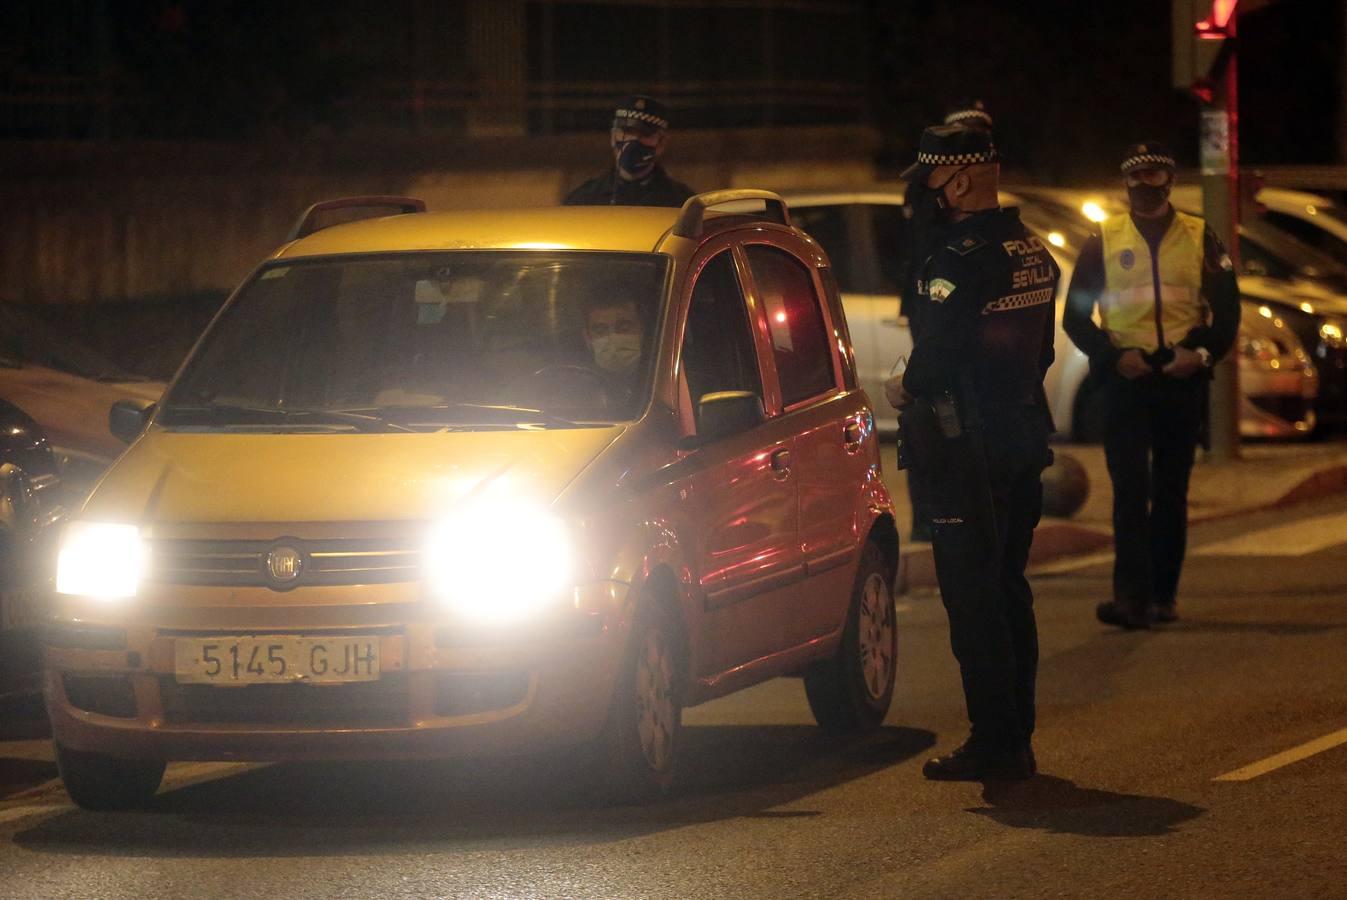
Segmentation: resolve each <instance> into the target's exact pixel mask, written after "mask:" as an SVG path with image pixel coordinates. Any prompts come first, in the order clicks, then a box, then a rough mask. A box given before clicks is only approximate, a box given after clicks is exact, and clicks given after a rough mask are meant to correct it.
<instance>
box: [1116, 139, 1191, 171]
mask: <svg viewBox="0 0 1347 900" xmlns="http://www.w3.org/2000/svg"><path fill="white" fill-rule="evenodd" d="M1178 167H1179V165H1178V163H1177V162H1175V161H1174V154H1173V153H1170V152H1169V148H1168V147H1166V146H1165V145H1164V144H1161V143H1158V142H1156V141H1143V142H1142V143H1140V144H1133V145H1132V146H1130V147H1128V148H1127V154H1126V155H1125V157H1124V158H1123V161H1122V165H1121V166H1120V167H1119V168H1120V169H1121V170H1122V173H1123V174H1124V175H1126V174H1128V173H1129V172H1135V171H1137V170H1138V169H1166V170H1168V171H1170V172H1173V171H1174V170H1175V169H1177V168H1178Z"/></svg>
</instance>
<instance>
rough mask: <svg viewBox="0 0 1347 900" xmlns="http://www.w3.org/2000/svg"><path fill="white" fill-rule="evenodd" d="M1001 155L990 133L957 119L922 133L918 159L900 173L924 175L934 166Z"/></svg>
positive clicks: (992, 159) (969, 163)
mask: <svg viewBox="0 0 1347 900" xmlns="http://www.w3.org/2000/svg"><path fill="white" fill-rule="evenodd" d="M999 159H1000V156H998V155H997V153H996V147H995V145H993V144H992V138H991V135H990V134H988V133H987V132H985V131H982V130H980V129H977V128H970V127H968V126H967V125H960V124H958V123H956V124H953V125H932V126H931V127H929V128H927V129H926V130H925V131H923V132H922V133H921V143H920V144H919V145H918V146H917V161H916V162H915V163H913V164H912V165H910V166H908V167H907V168H906V169H905V170H903V173H902V177H903V178H906V179H909V180H911V179H912V178H913V177H914V176H918V175H920V176H921V177H925V176H926V175H927V174H929V173H930V171H931V170H932V169H934V168H936V167H937V166H973V165H978V164H980V163H993V162H996V161H997V160H999Z"/></svg>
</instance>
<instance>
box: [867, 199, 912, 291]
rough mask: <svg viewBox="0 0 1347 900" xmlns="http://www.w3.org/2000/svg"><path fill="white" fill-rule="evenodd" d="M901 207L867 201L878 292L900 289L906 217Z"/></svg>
mask: <svg viewBox="0 0 1347 900" xmlns="http://www.w3.org/2000/svg"><path fill="white" fill-rule="evenodd" d="M905 212H906V211H905V209H904V208H903V207H902V206H899V205H898V204H895V203H872V204H870V218H871V221H872V222H873V226H874V233H875V257H876V262H877V263H878V266H877V268H878V269H879V287H878V289H877V290H876V291H875V293H878V294H899V293H901V291H902V284H903V272H905V271H906V270H907V264H908V256H909V255H910V253H911V251H912V248H911V247H909V246H908V243H909V242H908V239H907V233H908V232H907V228H908V221H907V216H906V214H905Z"/></svg>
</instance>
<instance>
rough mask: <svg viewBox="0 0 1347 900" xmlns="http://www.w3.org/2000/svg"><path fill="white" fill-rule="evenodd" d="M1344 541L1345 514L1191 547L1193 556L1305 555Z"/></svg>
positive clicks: (1251, 532) (1346, 529)
mask: <svg viewBox="0 0 1347 900" xmlns="http://www.w3.org/2000/svg"><path fill="white" fill-rule="evenodd" d="M1344 542H1347V513H1334V514H1333V515H1327V516H1315V517H1313V518H1310V519H1300V520H1298V521H1295V522H1287V523H1285V524H1283V525H1274V526H1272V527H1271V528H1260V529H1259V530H1257V531H1250V532H1248V533H1246V534H1241V535H1239V536H1238V537H1233V538H1230V539H1229V540H1224V541H1216V542H1215V543H1211V544H1204V545H1203V546H1201V547H1197V548H1195V549H1194V550H1193V551H1192V552H1193V554H1194V555H1196V556H1307V555H1309V554H1311V553H1317V552H1318V551H1320V550H1323V549H1326V548H1328V547H1333V546H1336V545H1338V544H1341V543H1344Z"/></svg>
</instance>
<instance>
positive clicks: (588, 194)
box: [562, 165, 697, 206]
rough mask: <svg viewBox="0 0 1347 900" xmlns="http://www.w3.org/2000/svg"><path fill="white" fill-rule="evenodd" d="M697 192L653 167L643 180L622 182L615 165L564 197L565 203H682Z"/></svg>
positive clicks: (578, 204)
mask: <svg viewBox="0 0 1347 900" xmlns="http://www.w3.org/2000/svg"><path fill="white" fill-rule="evenodd" d="M696 193H697V192H696V191H694V190H693V189H692V188H690V187H688V186H687V185H686V184H683V183H682V182H681V181H674V180H673V179H672V178H670V177H669V173H668V172H666V171H664V167H663V166H658V165H657V166H655V168H654V170H653V171H652V172H651V173H650V175H649V176H648V177H647V178H646V179H645V180H644V181H626V180H624V179H622V178H621V177H619V176H618V174H617V168H616V167H613V168H611V169H609V170H608V171H607V172H606V173H604V174H603V175H599V176H597V177H594V178H591V179H589V181H586V182H585V183H584V184H582V185H580V186H579V187H578V188H576V189H575V190H573V191H571V193H570V194H569V195H568V196H567V197H566V199H565V200H563V201H562V203H563V204H564V205H566V206H682V205H683V203H684V201H686V200H687V199H688V198H689V197H691V196H693V195H694V194H696Z"/></svg>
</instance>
